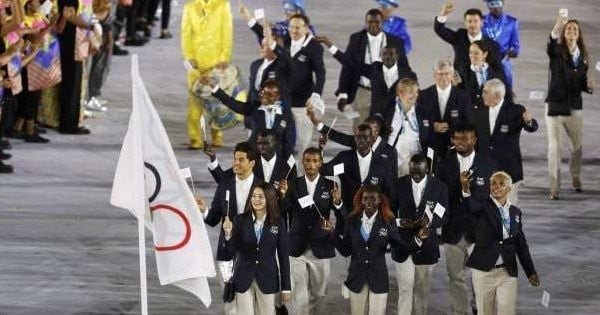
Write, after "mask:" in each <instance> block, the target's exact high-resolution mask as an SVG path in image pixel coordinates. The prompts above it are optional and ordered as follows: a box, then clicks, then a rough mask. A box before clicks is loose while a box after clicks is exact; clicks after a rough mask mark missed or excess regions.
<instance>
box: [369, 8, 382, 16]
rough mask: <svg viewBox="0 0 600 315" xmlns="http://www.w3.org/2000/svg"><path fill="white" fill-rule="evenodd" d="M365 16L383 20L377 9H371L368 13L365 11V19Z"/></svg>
mask: <svg viewBox="0 0 600 315" xmlns="http://www.w3.org/2000/svg"><path fill="white" fill-rule="evenodd" d="M367 16H381V17H382V18H383V13H381V10H379V9H377V8H373V9H371V10H369V11H367V14H366V15H365V17H367Z"/></svg>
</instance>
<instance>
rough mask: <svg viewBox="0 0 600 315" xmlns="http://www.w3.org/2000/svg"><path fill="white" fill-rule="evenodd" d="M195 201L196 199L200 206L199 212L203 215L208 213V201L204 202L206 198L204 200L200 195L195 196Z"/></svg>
mask: <svg viewBox="0 0 600 315" xmlns="http://www.w3.org/2000/svg"><path fill="white" fill-rule="evenodd" d="M194 199H196V204H197V205H198V210H200V212H202V213H206V210H207V207H206V201H204V198H202V196H200V194H196V195H194Z"/></svg>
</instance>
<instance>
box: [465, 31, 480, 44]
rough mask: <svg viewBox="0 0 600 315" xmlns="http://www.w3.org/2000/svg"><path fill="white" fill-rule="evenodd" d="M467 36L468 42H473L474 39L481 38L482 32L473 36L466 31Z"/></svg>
mask: <svg viewBox="0 0 600 315" xmlns="http://www.w3.org/2000/svg"><path fill="white" fill-rule="evenodd" d="M467 37H469V42H470V43H473V42H474V41H478V40H482V39H483V34H482V33H481V32H479V34H477V35H475V36H471V34H469V33H467Z"/></svg>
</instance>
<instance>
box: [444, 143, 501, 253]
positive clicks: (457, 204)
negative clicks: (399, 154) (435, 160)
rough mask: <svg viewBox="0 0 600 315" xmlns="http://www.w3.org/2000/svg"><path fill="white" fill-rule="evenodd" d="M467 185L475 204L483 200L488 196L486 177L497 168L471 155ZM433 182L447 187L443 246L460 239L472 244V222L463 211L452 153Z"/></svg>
mask: <svg viewBox="0 0 600 315" xmlns="http://www.w3.org/2000/svg"><path fill="white" fill-rule="evenodd" d="M471 170H472V171H473V175H471V177H472V181H471V186H470V189H471V197H472V198H473V199H475V200H478V201H483V200H485V199H486V198H487V197H488V196H489V194H490V177H491V176H492V174H493V173H494V172H495V171H496V170H497V165H496V162H495V161H494V160H492V159H491V158H489V157H487V156H485V155H482V154H479V153H478V152H475V158H474V159H473V165H472V166H471ZM437 178H439V179H440V180H441V181H443V182H444V183H446V186H448V207H447V208H446V216H447V218H446V221H445V222H444V225H443V226H442V240H443V241H444V243H449V244H456V243H458V242H459V241H460V239H461V237H463V236H464V237H465V238H466V239H467V240H468V241H470V242H473V240H474V238H475V236H474V228H475V219H474V218H473V216H472V215H470V213H469V212H468V211H467V209H466V205H465V203H464V200H463V199H464V198H463V195H462V187H461V185H460V164H459V162H458V157H457V156H456V153H455V152H453V153H452V154H451V155H450V156H448V158H447V159H446V160H444V161H442V163H441V164H440V167H439V169H438V174H437Z"/></svg>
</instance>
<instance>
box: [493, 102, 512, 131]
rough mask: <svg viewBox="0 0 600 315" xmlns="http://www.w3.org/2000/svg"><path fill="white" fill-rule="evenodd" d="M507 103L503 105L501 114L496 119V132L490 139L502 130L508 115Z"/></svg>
mask: <svg viewBox="0 0 600 315" xmlns="http://www.w3.org/2000/svg"><path fill="white" fill-rule="evenodd" d="M507 105H508V104H507V102H506V101H505V102H504V103H503V104H502V107H500V112H498V116H497V117H496V123H495V124H494V130H493V132H492V133H491V134H490V137H491V136H493V135H495V134H497V133H498V131H499V130H500V128H501V127H502V123H503V122H504V116H505V115H506V112H507V111H508V106H507Z"/></svg>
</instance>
